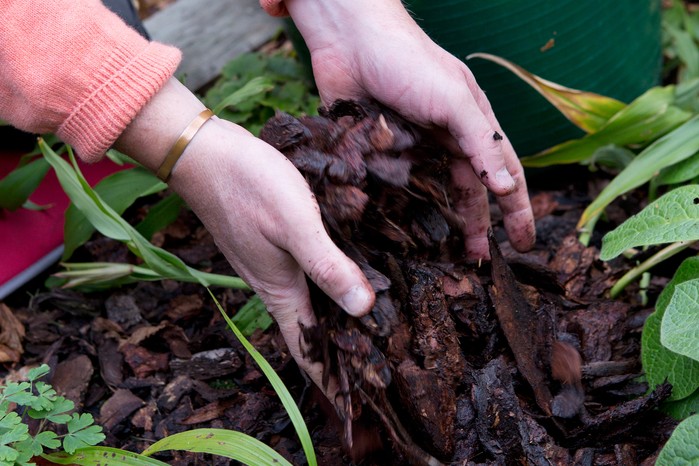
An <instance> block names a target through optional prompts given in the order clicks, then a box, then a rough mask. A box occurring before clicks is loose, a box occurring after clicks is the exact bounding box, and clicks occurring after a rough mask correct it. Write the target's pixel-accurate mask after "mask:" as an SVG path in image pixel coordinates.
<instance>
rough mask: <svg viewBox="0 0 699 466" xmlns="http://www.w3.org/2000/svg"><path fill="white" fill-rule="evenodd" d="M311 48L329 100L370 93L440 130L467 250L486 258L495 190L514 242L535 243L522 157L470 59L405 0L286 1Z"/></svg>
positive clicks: (519, 245) (521, 245) (320, 86)
mask: <svg viewBox="0 0 699 466" xmlns="http://www.w3.org/2000/svg"><path fill="white" fill-rule="evenodd" d="M285 4H286V6H287V8H288V10H289V11H290V13H291V15H292V17H293V18H294V21H295V22H296V24H297V26H298V28H299V30H300V31H301V33H302V34H303V36H304V39H305V40H306V43H307V44H308V46H309V49H310V51H311V58H312V63H313V71H314V75H315V78H316V83H317V85H318V89H319V91H320V95H321V98H322V100H323V102H324V103H326V104H329V103H332V101H334V100H335V99H339V98H343V99H360V98H367V97H372V98H374V99H376V100H378V101H379V102H381V103H383V104H384V105H386V106H388V107H390V108H392V109H393V110H396V111H397V112H399V113H400V114H402V115H403V116H404V117H406V118H407V119H409V120H411V121H413V122H414V123H417V124H419V125H421V126H424V127H427V128H432V129H434V131H435V133H436V134H437V135H438V136H439V137H440V139H441V140H442V141H443V143H444V144H445V146H446V147H447V148H449V149H450V151H451V152H452V153H453V154H455V155H456V156H457V157H456V158H455V159H454V161H453V162H452V166H451V171H452V185H453V192H452V196H453V199H454V203H455V208H456V210H457V212H458V213H459V214H460V215H461V216H462V217H464V218H465V219H467V220H468V221H467V222H464V225H465V226H464V236H465V238H466V240H465V241H466V244H465V246H466V252H467V254H468V255H469V256H470V257H472V258H476V259H478V258H486V257H488V256H489V253H488V240H487V231H488V229H489V228H490V212H489V207H488V198H487V192H486V189H485V187H487V188H488V189H490V190H491V191H492V192H493V193H494V194H495V196H496V199H497V202H498V204H499V206H500V208H501V210H502V212H503V221H504V224H505V229H506V231H507V233H508V235H509V238H510V241H511V243H512V245H513V246H514V247H515V249H517V250H520V251H525V250H528V249H530V248H531V247H532V246H533V244H534V240H535V228H534V219H533V214H532V209H531V204H530V202H529V197H528V194H527V186H526V181H525V179H524V173H523V169H522V165H521V163H520V162H519V159H518V158H517V155H516V154H515V151H514V149H513V147H512V145H511V144H510V142H509V140H508V139H507V136H506V135H505V133H504V132H503V131H502V129H501V128H500V125H499V124H498V122H497V119H496V118H495V115H494V114H493V111H492V108H491V107H490V104H489V102H488V99H487V98H486V96H485V94H484V93H483V91H482V90H481V89H480V87H478V84H477V83H476V80H475V78H474V76H473V74H472V73H471V71H470V70H469V69H468V68H467V67H466V65H465V64H464V63H463V62H461V61H460V60H458V59H457V58H455V57H454V56H453V55H451V54H449V53H448V52H446V51H445V50H443V49H442V48H440V47H439V46H437V45H436V44H435V43H434V42H433V41H432V40H431V39H430V38H429V37H428V36H427V35H426V34H425V33H424V32H423V31H422V30H421V29H420V28H419V26H418V25H417V24H416V23H415V22H414V21H413V19H412V18H411V17H410V15H408V14H407V12H406V11H405V9H404V8H403V7H402V5H401V2H400V1H399V0H387V1H382V2H375V1H373V0H356V1H354V2H341V1H339V0H337V1H335V0H327V1H324V2H317V1H314V0H286V1H285Z"/></svg>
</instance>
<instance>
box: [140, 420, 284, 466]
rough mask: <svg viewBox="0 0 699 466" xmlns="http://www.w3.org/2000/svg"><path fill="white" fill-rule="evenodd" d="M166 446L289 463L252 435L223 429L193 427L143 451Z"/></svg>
mask: <svg viewBox="0 0 699 466" xmlns="http://www.w3.org/2000/svg"><path fill="white" fill-rule="evenodd" d="M167 450H184V451H191V452H196V453H209V454H212V455H218V456H223V457H225V458H231V459H234V460H236V461H240V462H241V463H243V464H247V465H250V466H291V463H289V462H288V461H287V460H286V459H285V458H284V457H283V456H282V455H280V454H279V453H277V452H276V451H274V450H273V449H272V448H271V447H269V446H267V445H265V444H264V443H262V442H260V441H259V440H257V439H256V438H254V437H251V436H249V435H247V434H243V433H241V432H236V431H233V430H225V429H195V430H190V431H187V432H180V433H178V434H172V435H169V436H167V437H165V438H164V439H162V440H158V441H157V442H155V443H154V444H153V445H151V446H150V447H148V448H147V449H146V450H145V451H144V452H143V455H145V456H150V455H152V454H154V453H158V452H161V451H167Z"/></svg>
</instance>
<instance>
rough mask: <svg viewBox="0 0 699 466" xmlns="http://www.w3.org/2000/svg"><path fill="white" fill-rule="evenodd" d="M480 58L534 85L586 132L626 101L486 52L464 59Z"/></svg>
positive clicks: (599, 124) (622, 105)
mask: <svg viewBox="0 0 699 466" xmlns="http://www.w3.org/2000/svg"><path fill="white" fill-rule="evenodd" d="M472 58H482V59H484V60H488V61H492V62H494V63H497V64H498V65H500V66H503V67H505V68H507V69H508V70H510V71H512V72H513V73H514V74H516V75H517V76H519V77H520V78H521V79H522V80H523V81H524V82H526V83H527V84H529V85H530V86H531V87H532V88H534V89H535V90H536V91H537V92H538V93H539V94H541V95H542V96H543V97H544V98H545V99H546V100H548V101H549V102H551V104H552V105H553V106H554V107H556V108H557V109H558V111H560V112H561V113H562V114H563V116H565V117H566V118H567V119H568V120H570V121H571V123H573V124H574V125H576V126H577V127H579V128H580V129H582V130H583V131H585V132H586V133H594V132H595V131H597V130H599V129H600V128H601V127H602V126H604V124H605V123H607V120H609V119H610V118H611V117H612V116H614V115H615V114H616V113H617V112H618V111H619V110H621V109H623V108H624V107H626V104H625V103H623V102H620V101H618V100H616V99H612V98H611V97H606V96H603V95H600V94H595V93H594V92H585V91H580V90H578V89H571V88H568V87H565V86H561V85H560V84H556V83H554V82H551V81H548V80H546V79H543V78H541V77H539V76H537V75H535V74H532V73H530V72H528V71H527V70H525V69H524V68H522V67H521V66H519V65H515V64H514V63H512V62H511V61H509V60H505V59H504V58H502V57H498V56H496V55H491V54H489V53H472V54H471V55H469V56H467V57H466V59H467V60H470V59H472Z"/></svg>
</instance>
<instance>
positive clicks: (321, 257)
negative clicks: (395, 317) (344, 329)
mask: <svg viewBox="0 0 699 466" xmlns="http://www.w3.org/2000/svg"><path fill="white" fill-rule="evenodd" d="M289 248H290V249H289V252H290V253H291V254H292V255H293V256H294V258H295V259H296V261H297V262H298V263H299V265H300V266H301V267H302V268H303V270H304V271H305V272H306V273H307V274H308V276H309V277H311V280H313V281H314V282H315V283H316V284H317V285H318V287H319V288H320V289H321V290H323V292H324V293H325V294H327V295H328V296H329V297H330V298H331V299H332V300H333V301H335V302H336V303H337V304H338V305H339V306H340V307H342V309H344V310H345V312H347V313H348V314H350V315H352V316H354V317H361V316H363V315H365V314H367V313H368V312H369V311H370V310H371V308H372V307H373V306H374V299H375V296H374V291H373V289H372V288H371V285H370V284H369V282H368V280H367V279H366V277H365V276H364V274H363V273H362V271H361V270H360V269H359V267H358V266H357V264H355V263H354V261H352V260H351V259H350V258H348V257H347V256H346V255H345V254H344V253H343V252H342V251H340V249H339V248H338V247H337V246H336V245H335V244H334V243H333V242H332V240H331V239H330V237H328V235H327V234H326V233H325V230H324V229H323V227H322V225H320V222H319V227H318V228H316V229H315V230H313V233H312V234H311V235H309V236H303V237H302V238H300V239H299V240H297V241H294V240H293V239H292V240H290V242H289Z"/></svg>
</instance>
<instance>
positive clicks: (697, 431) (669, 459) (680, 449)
mask: <svg viewBox="0 0 699 466" xmlns="http://www.w3.org/2000/svg"><path fill="white" fill-rule="evenodd" d="M697 439H699V415H694V416H692V417H689V418H687V419H685V420H684V421H682V422H680V424H679V425H678V426H677V427H676V428H675V430H674V431H673V432H672V435H671V436H670V439H669V440H668V441H667V443H666V444H665V446H664V447H663V449H662V451H661V452H660V454H659V455H658V459H657V460H656V462H655V466H679V465H682V466H699V442H697Z"/></svg>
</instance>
